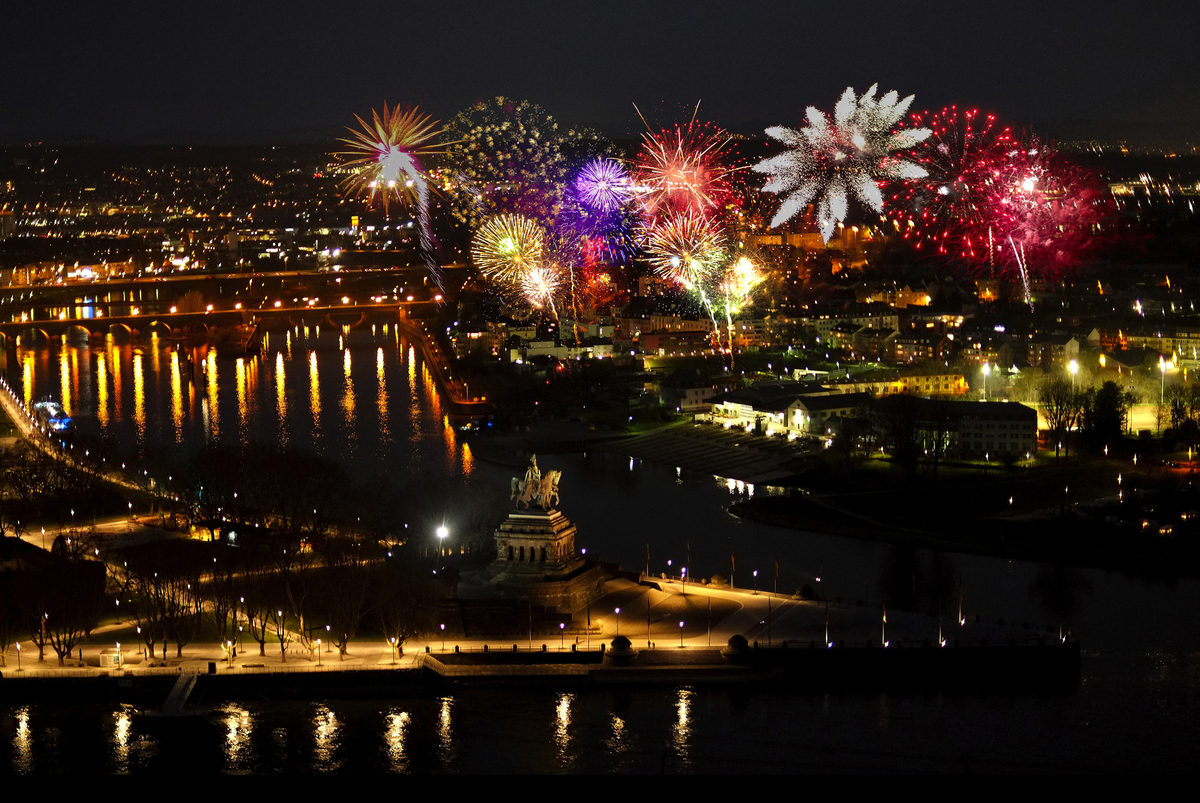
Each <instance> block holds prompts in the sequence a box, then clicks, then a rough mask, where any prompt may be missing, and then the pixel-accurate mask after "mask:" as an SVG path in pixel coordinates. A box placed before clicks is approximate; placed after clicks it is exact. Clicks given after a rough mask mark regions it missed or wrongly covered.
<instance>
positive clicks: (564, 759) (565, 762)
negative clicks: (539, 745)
mask: <svg viewBox="0 0 1200 803" xmlns="http://www.w3.org/2000/svg"><path fill="white" fill-rule="evenodd" d="M574 701H575V695H574V694H560V695H559V697H558V705H557V706H556V707H555V715H556V716H555V722H554V744H555V746H557V747H558V766H559V768H560V769H564V770H565V769H569V768H570V766H571V763H572V760H573V758H574V757H573V755H572V749H571V748H572V746H571V731H570V728H571V703H573V702H574Z"/></svg>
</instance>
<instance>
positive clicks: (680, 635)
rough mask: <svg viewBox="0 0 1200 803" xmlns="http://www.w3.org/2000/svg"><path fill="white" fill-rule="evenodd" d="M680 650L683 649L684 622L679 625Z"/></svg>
mask: <svg viewBox="0 0 1200 803" xmlns="http://www.w3.org/2000/svg"><path fill="white" fill-rule="evenodd" d="M679 648H680V649H683V622H680V623H679Z"/></svg>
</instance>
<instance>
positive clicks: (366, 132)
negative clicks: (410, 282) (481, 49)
mask: <svg viewBox="0 0 1200 803" xmlns="http://www.w3.org/2000/svg"><path fill="white" fill-rule="evenodd" d="M371 117H372V119H371V122H370V123H368V122H367V121H365V120H363V119H362V118H361V117H359V116H358V115H355V116H354V119H356V120H358V123H359V125H360V126H361V129H354V128H347V129H346V130H347V131H349V132H350V133H351V134H352V135H353V136H352V137H349V138H344V139H342V140H341V142H344V143H346V145H348V146H349V150H347V151H343V152H341V153H338V154H336V155H337V156H338V157H339V158H341V159H342V160H343V162H342V165H343V167H346V168H348V169H349V170H350V171H351V172H350V175H349V176H347V177H346V178H345V179H344V180H343V181H342V186H344V187H345V188H346V189H347V190H348V191H350V192H351V193H353V194H354V195H366V196H368V199H369V200H370V201H374V200H375V198H376V197H378V198H380V199H381V200H382V202H383V213H384V214H385V215H386V214H387V213H388V206H389V204H390V202H391V201H392V199H393V198H395V199H396V200H398V201H400V202H401V203H404V204H405V205H407V206H409V207H410V208H412V209H413V210H414V212H415V213H416V214H415V217H416V219H417V231H418V237H419V238H420V242H421V254H422V256H423V258H424V260H425V264H426V266H427V267H428V268H429V273H430V275H431V276H432V277H433V279H434V281H435V282H437V284H438V285H439V286H441V283H442V277H441V270H440V269H439V267H438V264H437V260H436V259H435V258H434V251H435V250H436V248H437V241H436V240H435V239H434V236H433V224H432V222H431V221H430V219H429V182H428V180H427V177H426V174H425V171H424V169H423V168H422V166H421V157H424V156H429V155H432V154H437V153H442V151H441V150H440V148H439V147H438V146H437V145H436V144H435V142H434V138H435V137H437V136H438V135H439V134H441V133H442V132H443V131H444V129H442V128H438V123H437V121H435V120H433V119H432V118H431V117H429V116H428V115H422V114H421V113H420V112H419V111H418V110H417V109H416V108H412V109H407V110H401V109H400V108H399V107H393V108H392V109H388V107H387V104H386V103H385V104H383V114H380V113H379V112H376V111H372V112H371Z"/></svg>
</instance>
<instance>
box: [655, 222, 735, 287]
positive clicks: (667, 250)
mask: <svg viewBox="0 0 1200 803" xmlns="http://www.w3.org/2000/svg"><path fill="white" fill-rule="evenodd" d="M724 249H725V235H724V233H723V232H722V231H721V230H720V229H719V228H718V227H716V226H715V225H714V224H713V222H712V221H711V220H709V219H708V218H706V217H704V216H703V215H700V214H696V213H694V212H673V213H671V214H668V215H665V216H663V217H662V218H660V219H659V220H658V221H656V222H655V223H654V225H653V226H651V227H650V230H649V233H648V235H647V238H646V253H647V254H648V256H649V262H650V265H651V266H652V267H653V268H654V269H655V271H656V272H657V273H658V274H659V275H660V276H662V277H663V278H665V279H669V280H670V281H673V282H675V283H677V284H680V285H682V286H683V287H684V288H686V289H688V290H690V289H692V288H694V287H699V286H700V285H701V284H703V283H704V282H705V281H706V280H708V279H709V278H710V277H711V276H712V274H713V271H715V270H716V268H717V265H718V264H719V263H720V261H721V256H722V254H723V253H724Z"/></svg>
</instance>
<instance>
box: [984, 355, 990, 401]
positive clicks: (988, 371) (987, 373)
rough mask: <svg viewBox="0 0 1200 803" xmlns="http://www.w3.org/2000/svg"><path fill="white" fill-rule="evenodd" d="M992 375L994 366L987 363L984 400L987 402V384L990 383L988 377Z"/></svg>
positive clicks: (985, 365)
mask: <svg viewBox="0 0 1200 803" xmlns="http://www.w3.org/2000/svg"><path fill="white" fill-rule="evenodd" d="M991 375H992V366H991V365H990V364H989V363H986V362H985V363H984V364H983V400H984V401H987V397H988V392H987V383H988V377H989V376H991Z"/></svg>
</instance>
